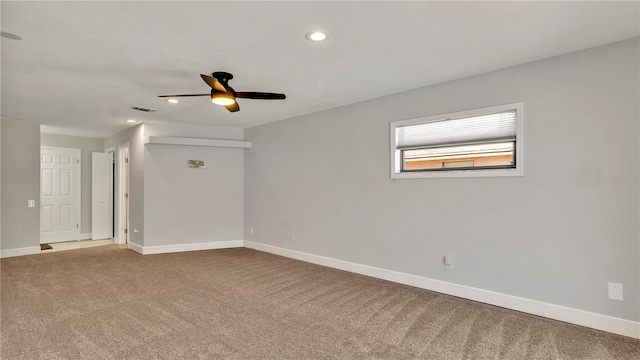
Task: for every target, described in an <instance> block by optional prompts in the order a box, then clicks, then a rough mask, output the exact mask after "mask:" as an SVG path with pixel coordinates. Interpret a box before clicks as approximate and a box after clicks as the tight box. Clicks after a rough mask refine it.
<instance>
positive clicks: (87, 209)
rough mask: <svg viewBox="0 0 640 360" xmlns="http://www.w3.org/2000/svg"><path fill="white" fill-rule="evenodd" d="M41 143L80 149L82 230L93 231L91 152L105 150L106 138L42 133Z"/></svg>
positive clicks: (42, 144) (84, 231) (84, 232)
mask: <svg viewBox="0 0 640 360" xmlns="http://www.w3.org/2000/svg"><path fill="white" fill-rule="evenodd" d="M40 145H41V146H56V147H66V148H76V149H80V154H81V160H80V162H81V164H82V174H81V178H82V179H81V184H82V186H81V190H80V191H81V198H82V205H81V208H80V212H81V214H82V222H81V224H80V232H81V233H83V234H86V233H91V197H92V193H91V180H92V179H91V153H92V152H104V149H105V148H104V140H103V139H96V138H87V137H80V136H67V135H56V134H40Z"/></svg>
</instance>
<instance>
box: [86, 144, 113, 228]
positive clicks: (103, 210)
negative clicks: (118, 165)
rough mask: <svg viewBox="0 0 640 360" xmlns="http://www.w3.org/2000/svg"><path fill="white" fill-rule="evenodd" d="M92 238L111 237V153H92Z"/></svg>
mask: <svg viewBox="0 0 640 360" xmlns="http://www.w3.org/2000/svg"><path fill="white" fill-rule="evenodd" d="M91 185H92V187H91V189H92V190H91V193H92V196H91V239H93V240H97V239H109V238H111V236H112V232H113V225H112V223H111V221H112V219H113V218H112V212H111V154H109V153H100V152H94V153H91Z"/></svg>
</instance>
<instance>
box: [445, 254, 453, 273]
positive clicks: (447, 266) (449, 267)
mask: <svg viewBox="0 0 640 360" xmlns="http://www.w3.org/2000/svg"><path fill="white" fill-rule="evenodd" d="M443 262H444V268H445V269H446V270H452V269H453V260H451V256H449V255H445V256H444V259H443Z"/></svg>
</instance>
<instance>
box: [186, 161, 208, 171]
mask: <svg viewBox="0 0 640 360" xmlns="http://www.w3.org/2000/svg"><path fill="white" fill-rule="evenodd" d="M187 166H188V167H190V168H194V169H204V168H205V167H206V166H205V164H204V161H203V160H187Z"/></svg>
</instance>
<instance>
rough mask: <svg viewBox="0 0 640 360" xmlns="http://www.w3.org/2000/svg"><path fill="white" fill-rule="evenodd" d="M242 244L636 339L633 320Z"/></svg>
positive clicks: (639, 328) (639, 330) (639, 335)
mask: <svg viewBox="0 0 640 360" xmlns="http://www.w3.org/2000/svg"><path fill="white" fill-rule="evenodd" d="M244 247H246V248H249V249H255V250H260V251H264V252H268V253H272V254H276V255H281V256H285V257H288V258H292V259H297V260H302V261H305V262H309V263H313V264H318V265H322V266H327V267H331V268H335V269H340V270H344V271H349V272H353V273H356V274H361V275H366V276H371V277H374V278H378V279H383V280H388V281H392V282H396V283H400V284H405V285H410V286H414V287H417V288H421V289H426V290H432V291H436V292H439V293H443V294H448V295H453V296H457V297H461V298H465V299H469V300H474V301H479V302H482V303H486V304H490V305H496V306H500V307H504V308H507V309H512V310H517V311H522V312H525V313H529V314H534V315H538V316H542V317H546V318H550V319H554V320H559V321H564V322H568V323H572V324H576V325H581V326H586V327H589V328H593V329H598V330H602V331H606V332H610V333H614V334H619V335H624V336H628V337H632V338H636V339H640V322H636V321H630V320H625V319H621V318H616V317H613V316H608V315H602V314H597V313H592V312H588V311H584V310H578V309H573V308H569V307H565V306H561V305H555V304H550V303H545V302H542V301H537V300H531V299H526V298H521V297H518V296H513V295H508V294H503V293H498V292H494V291H489V290H484V289H479V288H474V287H470V286H465V285H458V284H454V283H449V282H446V281H440V280H435V279H430V278H426V277H422V276H417V275H411V274H406V273H401V272H397V271H393V270H386V269H381V268H376V267H373V266H368V265H362V264H357V263H352V262H348V261H344V260H338V259H334V258H329V257H325V256H319V255H313V254H309V253H304V252H300V251H296V250H290V249H285V248H281V247H277V246H272V245H266V244H261V243H256V242H252V241H246V240H245V241H244Z"/></svg>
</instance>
